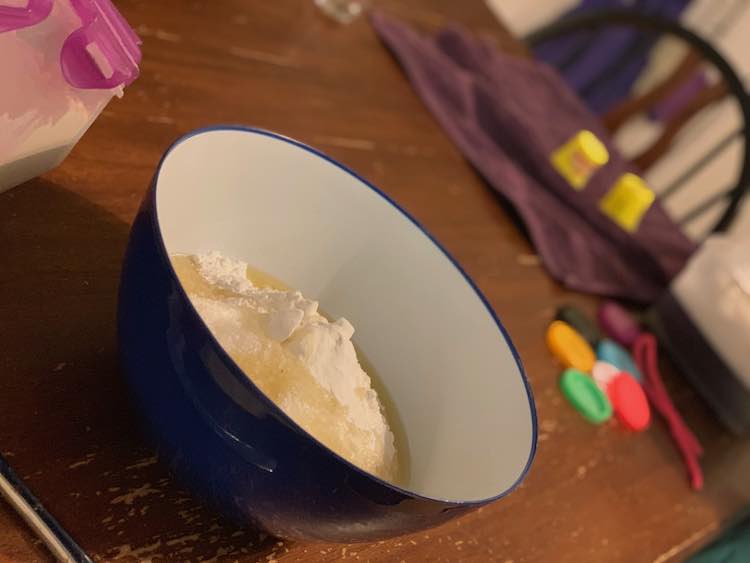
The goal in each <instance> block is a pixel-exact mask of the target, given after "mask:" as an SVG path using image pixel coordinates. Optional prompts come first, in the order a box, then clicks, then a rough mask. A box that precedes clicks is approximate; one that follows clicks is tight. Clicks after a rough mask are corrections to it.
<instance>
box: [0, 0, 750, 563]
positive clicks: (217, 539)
mask: <svg viewBox="0 0 750 563" xmlns="http://www.w3.org/2000/svg"><path fill="white" fill-rule="evenodd" d="M374 3H375V4H376V5H379V6H381V7H382V8H384V9H385V10H386V11H388V12H389V13H391V14H393V15H395V16H398V17H401V18H403V19H405V20H407V21H409V22H411V23H412V24H414V25H415V26H417V27H419V28H422V29H424V30H426V31H430V30H434V29H436V28H438V27H440V26H442V25H445V24H446V23H448V22H450V21H456V22H459V23H462V24H463V25H466V26H468V27H469V28H470V29H472V30H473V31H475V32H478V33H482V34H486V35H489V36H493V37H495V38H496V39H497V41H498V44H499V45H501V46H502V47H503V48H505V49H508V50H512V51H514V52H516V53H519V54H521V55H522V54H523V53H524V52H525V49H524V48H523V46H522V45H520V44H519V43H517V42H515V41H514V40H513V39H512V38H510V37H509V35H508V34H507V33H506V32H505V31H504V30H503V29H502V28H501V27H500V25H499V24H498V23H497V21H496V20H494V19H493V18H492V16H491V15H490V13H489V12H488V11H487V9H486V7H485V5H484V3H483V2H480V1H478V0H474V1H471V2H454V1H451V0H439V1H438V0H432V1H427V0H419V1H412V2H401V3H398V2H395V1H386V0H383V1H382V2H374ZM117 4H118V6H119V7H120V8H121V10H122V11H123V13H124V14H125V16H126V17H127V19H128V20H129V21H130V22H131V23H132V24H133V26H134V27H135V28H136V29H137V31H138V33H139V34H140V35H141V37H142V38H143V40H144V45H143V53H144V59H143V64H142V74H141V77H140V78H139V79H138V81H137V82H135V83H134V84H133V85H132V86H131V87H130V88H129V89H128V90H127V92H126V95H125V97H124V98H123V99H122V100H114V101H113V102H112V103H111V104H110V106H109V107H108V108H107V109H106V110H105V112H104V113H103V114H102V116H101V117H100V118H99V119H98V120H97V121H96V123H95V124H94V125H93V127H92V128H91V130H90V131H89V132H88V133H87V134H86V136H85V137H84V138H83V139H82V141H81V142H80V144H79V145H78V146H77V147H76V149H75V150H74V151H73V153H72V154H71V156H70V157H69V158H68V159H67V161H66V162H65V163H64V164H63V165H62V166H61V167H59V168H58V169H56V170H54V171H52V172H50V173H48V174H45V175H44V176H43V177H42V178H39V179H37V180H34V181H31V182H28V183H27V184H25V185H23V186H20V187H18V188H16V189H14V190H11V191H10V192H7V193H5V194H2V195H0V342H1V344H0V347H1V348H0V350H1V351H2V352H1V353H0V378H2V379H1V381H2V384H1V385H0V413H1V414H0V450H2V452H3V455H5V456H6V457H7V458H8V460H9V461H10V462H11V463H12V465H13V466H14V468H15V469H16V471H17V472H18V473H19V474H20V475H22V476H23V478H24V479H25V480H26V482H27V483H28V485H29V486H30V487H31V488H32V489H33V490H34V492H35V493H36V494H37V495H38V496H39V498H40V499H41V500H42V502H43V503H44V504H45V505H46V506H47V507H48V509H49V510H50V511H51V512H52V513H53V514H55V515H56V516H57V518H58V519H59V520H60V521H61V523H62V524H63V525H64V526H65V527H66V528H67V529H68V530H69V531H70V533H71V534H72V535H73V536H74V537H75V538H76V539H77V540H78V541H79V542H80V543H81V545H82V546H83V547H84V548H85V549H86V550H87V551H88V552H89V553H90V554H91V555H92V557H94V558H95V559H97V560H107V561H109V560H113V559H117V558H126V559H150V558H159V557H162V558H164V559H169V560H201V559H212V558H213V559H221V560H224V559H227V560H234V559H240V560H243V561H275V560H278V561H311V562H312V561H338V560H342V559H345V560H349V559H351V560H352V561H384V562H385V561H396V562H398V561H427V560H429V561H501V562H506V563H508V562H514V563H520V562H522V561H539V562H548V561H561V562H566V561H571V562H581V561H628V562H629V561H655V562H658V563H663V562H665V561H669V560H672V559H676V560H679V559H681V558H683V557H684V556H685V554H686V553H689V552H690V551H693V550H695V549H696V548H697V547H698V546H700V545H701V544H702V543H704V542H705V541H707V540H708V539H709V538H710V537H711V536H712V535H714V534H715V533H716V531H717V530H718V529H719V527H720V526H721V525H722V523H724V522H725V521H726V520H727V519H728V518H730V516H731V515H732V514H733V513H734V512H735V511H736V510H738V509H739V508H741V507H742V506H744V505H745V504H748V503H750V480H748V479H747V475H748V474H750V446H748V444H747V443H746V442H742V441H739V440H737V439H734V438H732V437H730V436H728V435H727V434H725V433H724V432H723V431H722V430H721V428H720V427H719V426H718V424H717V423H716V422H715V421H714V419H713V418H712V417H711V415H710V413H709V412H708V410H707V408H706V407H705V406H704V404H703V403H702V402H701V401H700V400H699V399H698V398H697V397H696V395H695V393H694V392H693V391H692V390H691V389H690V388H689V387H687V386H686V384H685V383H684V382H683V381H682V379H680V378H679V376H677V375H676V374H670V377H669V381H668V385H669V387H670V390H671V391H672V393H673V394H674V397H675V400H676V402H677V404H678V406H679V407H680V408H681V409H682V411H683V412H684V414H685V416H686V418H687V419H688V421H689V422H690V424H691V425H692V426H693V427H694V429H695V431H696V433H697V435H698V436H699V438H700V439H701V440H702V441H703V443H704V444H705V446H706V450H707V453H706V457H705V462H704V466H705V469H706V483H707V484H706V489H705V491H704V492H702V493H700V494H695V493H692V492H691V491H690V489H689V488H688V484H687V481H686V478H685V474H684V471H683V468H682V466H681V463H680V460H679V457H678V455H677V454H676V452H675V450H674V449H673V447H672V445H671V443H670V440H669V438H668V435H667V432H666V430H665V427H664V426H663V425H662V424H661V423H660V422H658V421H657V422H656V423H655V424H653V426H652V428H651V429H650V430H649V431H648V432H646V433H644V434H642V435H637V436H636V435H628V434H626V433H624V432H622V431H621V430H619V429H618V428H617V427H616V426H605V427H602V428H595V427H593V426H590V425H588V424H586V423H585V422H584V421H583V420H582V419H581V418H580V417H579V416H578V415H577V414H576V413H575V412H574V411H573V410H572V409H571V408H569V407H568V405H567V404H566V403H565V402H564V401H563V399H562V396H561V394H560V393H559V391H558V388H557V378H558V375H559V367H558V366H556V365H555V363H554V361H553V359H552V358H551V357H550V355H549V353H548V352H547V351H546V349H545V346H544V343H543V333H544V329H545V327H546V325H547V323H548V322H549V321H550V319H551V318H552V316H553V314H554V311H555V308H556V307H557V306H558V305H560V304H562V303H575V304H578V305H580V306H581V307H583V308H584V309H586V310H587V311H593V309H594V307H595V300H594V299H591V298H589V297H586V296H581V295H577V294H573V293H570V292H567V291H565V290H563V289H561V288H560V287H559V286H557V285H556V284H555V283H553V282H552V281H551V280H550V279H549V277H548V276H547V275H546V274H545V272H544V270H543V269H542V267H541V266H540V264H539V260H538V259H537V257H536V255H535V254H534V251H533V249H532V248H531V247H530V245H529V243H528V242H527V240H526V239H525V238H524V236H523V234H522V232H521V231H520V230H519V228H518V227H517V225H516V224H515V223H514V221H513V219H512V217H511V215H510V214H509V212H508V211H507V210H506V209H505V208H504V206H503V205H502V202H500V201H499V200H498V198H496V197H495V196H494V195H493V194H492V192H491V191H490V190H489V189H488V187H487V186H486V185H485V184H484V183H483V182H482V180H481V179H480V178H479V177H478V176H477V174H476V173H475V172H474V171H473V170H472V168H471V167H470V166H469V165H468V164H467V163H466V161H465V160H464V159H463V158H462V157H461V155H460V154H459V152H458V151H457V150H456V148H455V147H454V146H453V145H452V144H451V143H450V142H449V141H448V140H447V138H446V137H445V135H444V134H443V133H442V131H441V130H440V128H439V127H438V125H437V124H436V122H435V121H434V120H433V119H432V117H431V116H430V115H429V114H428V112H427V111H426V109H425V108H424V107H423V105H422V103H421V102H420V101H419V99H418V98H417V97H416V95H415V94H414V92H413V91H412V89H411V87H410V86H409V84H408V82H407V81H406V79H405V77H404V75H403V74H402V72H401V71H400V69H399V68H398V66H397V65H396V63H395V62H394V60H393V59H392V57H391V56H390V55H389V54H388V53H387V52H386V51H385V49H384V48H383V47H382V45H381V44H380V43H379V41H378V40H377V38H376V37H375V35H374V34H373V31H372V30H371V28H370V27H369V25H368V23H367V21H366V20H364V19H360V20H358V21H356V22H354V23H353V24H351V25H348V26H340V25H337V24H335V23H334V22H332V21H329V20H327V19H326V18H325V17H324V16H322V15H321V14H320V13H319V11H318V10H317V9H316V8H315V6H314V4H313V1H312V0H281V1H277V2H264V1H261V0H223V1H221V2H218V1H215V2H209V1H208V0H205V1H195V0H160V1H158V2H156V1H153V0H120V1H118V2H117ZM3 87H5V86H3ZM214 123H243V124H252V125H256V126H260V127H264V128H268V129H272V130H275V131H279V132H281V133H284V134H286V135H290V136H292V137H295V138H297V139H300V140H302V141H304V142H306V143H309V144H311V145H313V146H315V147H318V148H320V149H322V150H323V151H325V152H327V153H328V154H330V155H332V156H333V157H335V158H337V159H339V160H341V161H342V162H344V163H345V164H347V165H349V166H351V167H352V168H354V169H355V170H357V171H358V172H360V173H361V174H362V175H363V176H364V177H366V178H368V179H369V180H371V181H373V182H374V183H375V184H377V185H378V186H380V187H381V188H383V189H384V190H385V192H387V193H388V194H389V195H391V196H392V197H394V198H395V199H396V200H397V201H398V202H399V203H400V204H402V205H403V206H404V207H406V209H408V210H409V211H410V212H411V213H413V214H414V215H415V216H416V217H417V219H418V220H420V221H421V222H423V223H424V224H425V225H426V226H427V227H428V228H429V229H430V230H431V231H432V233H434V235H435V236H436V237H437V238H438V239H439V240H440V241H441V242H442V243H443V244H444V245H445V246H446V247H447V248H448V250H449V251H450V252H452V253H453V254H454V256H455V257H456V258H457V259H458V261H459V262H460V263H461V264H462V266H463V267H464V268H465V269H466V270H467V272H468V273H469V274H470V275H471V276H472V277H473V278H474V279H475V280H476V282H477V283H478V285H479V286H480V288H481V289H482V290H483V291H484V292H485V294H486V295H487V297H488V299H489V301H490V303H491V304H492V306H493V307H494V308H495V310H496V311H497V313H498V314H499V316H500V317H501V318H502V320H503V321H504V323H505V324H506V326H507V327H508V329H509V331H510V333H511V335H512V337H513V339H514V340H515V342H516V344H517V346H518V348H519V351H520V354H521V356H522V358H523V360H524V363H525V365H526V368H527V371H528V374H529V377H530V379H531V383H532V386H533V389H534V393H535V397H536V401H537V407H538V411H539V420H540V424H541V427H540V435H539V450H538V454H537V457H536V462H535V464H534V466H533V468H532V470H531V473H530V474H529V476H528V479H527V480H526V482H525V483H524V484H523V486H522V487H521V488H520V490H518V491H517V492H516V493H514V494H513V495H511V496H509V497H508V498H506V499H504V500H502V501H500V502H497V503H495V504H492V505H490V506H487V507H486V508H484V509H482V510H478V511H476V512H474V513H472V514H469V515H467V516H465V517H463V518H461V519H459V520H456V521H453V522H451V523H449V524H447V525H444V526H442V527H441V528H438V529H434V530H429V531H426V532H424V533H419V534H415V535H412V536H405V537H400V538H396V539H393V540H389V541H385V542H379V543H374V544H361V545H349V546H341V545H326V544H304V543H293V542H287V541H281V540H277V539H276V538H272V537H266V536H265V535H263V534H262V533H260V532H258V531H256V530H245V529H240V528H237V527H235V526H234V525H232V524H231V523H229V522H227V521H225V520H224V519H222V517H221V516H220V515H218V514H216V513H215V512H214V511H212V510H211V509H210V508H208V507H206V506H204V505H203V504H201V503H199V502H198V501H196V500H195V499H194V498H193V497H192V496H191V495H190V494H189V493H188V492H187V491H185V490H184V489H183V488H181V487H180V485H179V484H178V483H176V482H174V481H173V480H172V478H171V477H170V475H169V474H168V472H167V471H166V469H165V468H164V467H163V466H162V465H161V464H160V463H159V461H158V460H157V458H156V457H155V455H154V453H153V450H152V448H151V446H150V445H149V443H148V440H147V439H146V438H145V437H144V435H143V434H142V432H141V428H140V426H139V421H138V418H137V415H136V413H134V411H133V408H132V406H131V404H130V401H129V398H128V394H127V389H126V387H125V384H124V381H123V378H122V376H121V374H120V373H119V371H118V359H117V348H116V341H115V324H114V321H115V305H116V290H117V284H118V275H119V271H120V263H121V257H122V254H123V251H124V247H125V243H126V238H127V233H128V226H129V224H130V222H131V221H132V219H133V216H134V214H135V212H136V209H137V206H138V204H139V201H140V199H141V196H142V194H143V192H144V190H145V188H146V186H147V185H148V183H149V180H150V177H151V175H152V173H153V171H154V167H155V165H156V163H157V161H158V159H159V157H160V155H161V154H162V152H163V151H164V150H165V148H166V147H167V146H168V144H169V143H170V142H171V141H173V140H174V139H175V138H176V137H177V136H179V135H180V134H182V133H185V132H186V131H189V130H190V129H193V128H195V127H200V126H204V125H208V124H214ZM665 370H666V371H669V369H668V367H667V366H665ZM487 447H501V445H500V444H487ZM47 557H48V555H47V553H46V552H45V550H44V548H43V546H41V545H39V544H38V542H36V541H35V540H34V538H33V537H32V536H31V535H30V534H29V532H27V530H26V529H25V527H24V526H23V524H22V522H21V521H20V520H19V519H18V518H17V517H16V516H15V515H14V513H13V512H12V511H11V510H10V509H9V508H8V507H7V506H6V505H5V504H0V561H37V560H44V559H45V558H47Z"/></svg>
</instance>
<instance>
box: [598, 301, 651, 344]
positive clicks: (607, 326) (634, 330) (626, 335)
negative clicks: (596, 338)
mask: <svg viewBox="0 0 750 563" xmlns="http://www.w3.org/2000/svg"><path fill="white" fill-rule="evenodd" d="M596 316H597V320H598V321H599V326H600V327H601V328H602V331H603V332H604V333H605V334H606V335H607V336H609V337H610V338H611V339H612V340H614V341H615V342H618V343H620V344H622V345H623V346H625V347H626V348H627V349H630V348H632V346H633V343H634V342H635V340H636V338H638V335H639V334H640V333H641V332H642V330H641V328H640V326H639V325H638V321H636V320H635V319H634V318H633V316H632V315H631V314H630V313H628V311H626V310H625V309H624V308H623V307H621V306H620V305H618V304H617V303H615V302H614V301H605V302H603V303H602V304H601V305H600V306H599V310H598V311H597V315H596Z"/></svg>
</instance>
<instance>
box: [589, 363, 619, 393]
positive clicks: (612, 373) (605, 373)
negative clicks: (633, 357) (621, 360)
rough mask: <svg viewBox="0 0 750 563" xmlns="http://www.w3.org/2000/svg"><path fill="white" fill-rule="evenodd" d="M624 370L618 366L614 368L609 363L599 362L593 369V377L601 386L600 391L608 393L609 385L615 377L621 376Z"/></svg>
mask: <svg viewBox="0 0 750 563" xmlns="http://www.w3.org/2000/svg"><path fill="white" fill-rule="evenodd" d="M620 373H622V370H621V369H620V368H618V367H616V366H613V365H612V364H610V363H609V362H603V361H601V360H598V361H597V362H596V363H595V364H594V367H593V368H592V369H591V377H593V378H594V381H595V382H596V384H597V385H598V386H599V389H601V390H602V391H604V392H606V391H607V387H609V384H610V383H611V382H612V380H614V378H615V377H617V376H618V375H620Z"/></svg>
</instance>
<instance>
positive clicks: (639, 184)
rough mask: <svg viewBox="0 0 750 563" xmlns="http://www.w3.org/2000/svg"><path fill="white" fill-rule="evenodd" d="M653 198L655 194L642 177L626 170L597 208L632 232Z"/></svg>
mask: <svg viewBox="0 0 750 563" xmlns="http://www.w3.org/2000/svg"><path fill="white" fill-rule="evenodd" d="M654 199H656V195H655V194H654V192H653V191H652V190H651V188H649V187H648V185H646V182H645V181H644V180H643V179H641V178H640V177H639V176H636V175H635V174H633V173H631V172H626V173H625V174H623V175H622V176H620V179H619V180H618V181H617V182H616V183H615V185H614V186H612V188H611V189H610V190H609V192H607V193H606V194H605V196H604V197H603V198H602V199H601V202H600V203H599V209H600V210H601V211H602V213H604V214H605V215H606V216H607V217H609V218H610V219H611V220H612V221H614V222H615V223H617V224H618V225H619V226H620V227H621V228H622V229H624V230H625V231H627V232H629V233H634V232H636V231H637V230H638V227H639V226H640V224H641V219H643V216H644V215H645V214H646V212H647V211H648V210H649V209H650V207H651V204H652V203H653V202H654Z"/></svg>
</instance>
